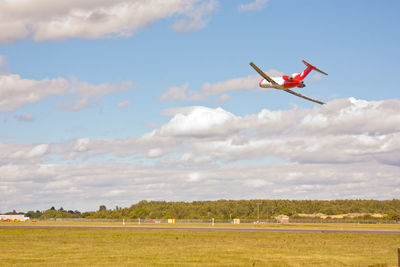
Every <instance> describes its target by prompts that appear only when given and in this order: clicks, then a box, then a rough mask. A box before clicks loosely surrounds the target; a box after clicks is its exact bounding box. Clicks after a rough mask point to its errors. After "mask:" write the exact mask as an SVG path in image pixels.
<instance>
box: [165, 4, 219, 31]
mask: <svg viewBox="0 0 400 267" xmlns="http://www.w3.org/2000/svg"><path fill="white" fill-rule="evenodd" d="M215 7H216V4H215V2H214V0H210V1H209V2H204V3H202V4H200V5H198V6H189V8H188V9H187V11H186V12H185V14H186V15H187V18H183V19H181V20H179V21H177V22H176V23H175V24H174V25H172V28H173V29H174V30H176V31H178V32H189V31H193V30H199V29H202V28H204V27H205V26H206V25H207V24H208V21H209V15H210V13H211V12H212V11H213V10H214V9H215Z"/></svg>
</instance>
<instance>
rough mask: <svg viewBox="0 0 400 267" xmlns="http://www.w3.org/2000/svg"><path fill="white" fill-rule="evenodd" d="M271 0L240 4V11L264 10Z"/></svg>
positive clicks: (257, 0)
mask: <svg viewBox="0 0 400 267" xmlns="http://www.w3.org/2000/svg"><path fill="white" fill-rule="evenodd" d="M268 1H269V0H254V1H252V2H250V3H248V4H242V5H239V7H238V10H239V11H254V10H262V9H263V8H264V6H265V5H266V4H267V3H268Z"/></svg>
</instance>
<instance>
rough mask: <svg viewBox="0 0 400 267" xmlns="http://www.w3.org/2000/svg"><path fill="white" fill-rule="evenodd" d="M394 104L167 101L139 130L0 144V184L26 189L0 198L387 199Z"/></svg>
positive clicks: (397, 171)
mask: <svg viewBox="0 0 400 267" xmlns="http://www.w3.org/2000/svg"><path fill="white" fill-rule="evenodd" d="M399 107H400V102H399V101H398V100H383V101H365V100H357V99H353V98H350V99H339V100H334V101H331V102H328V103H327V104H326V105H324V106H314V107H313V108H310V109H298V108H296V107H293V108H291V109H288V110H268V109H264V110H261V111H260V112H259V113H257V114H250V115H247V116H237V115H234V114H232V113H230V112H228V111H226V110H224V109H222V108H207V107H201V106H194V107H182V108H175V109H168V110H166V111H165V113H166V114H169V115H170V116H172V118H171V119H170V120H169V121H168V122H167V123H165V124H163V125H161V126H159V127H158V128H157V129H155V130H154V131H152V132H149V133H146V134H144V135H143V136H141V137H132V138H125V139H97V140H96V139H88V138H81V139H76V140H70V141H67V142H61V143H55V144H30V145H28V144H15V143H0V173H1V174H2V179H1V181H0V191H1V190H3V191H4V190H10V191H12V190H14V191H15V193H16V194H17V195H24V196H26V197H24V198H23V199H20V198H19V199H17V198H10V197H9V195H7V194H0V202H1V203H5V204H4V207H14V208H16V207H18V205H21V206H24V207H27V206H29V205H33V204H32V203H39V202H40V203H47V204H46V205H48V204H49V203H53V201H54V199H58V198H57V197H59V196H61V198H60V201H69V202H70V203H75V204H71V205H76V206H74V207H71V208H73V209H75V208H79V209H82V208H81V206H80V205H81V203H82V202H79V201H78V200H79V199H85V204H86V205H89V206H90V207H94V208H96V207H98V205H100V204H106V205H109V204H108V203H103V201H104V197H105V196H110V197H115V198H118V200H121V201H126V202H123V203H121V205H123V204H124V203H126V205H130V204H132V202H135V201H138V200H141V199H149V198H151V199H161V200H186V201H188V200H198V199H221V198H229V199H242V198H245V199H246V198H252V199H254V198H295V199H304V198H313V199H336V198H376V199H390V198H393V197H397V196H398V189H397V188H399V187H400V181H399V179H398V177H399V175H400V158H399V156H398V155H400V129H399V127H398V125H399V124H400V121H399V120H400V118H399V115H398V114H399ZM102 156H106V159H107V160H104V158H103V157H102ZM272 157H275V158H279V159H280V160H279V161H278V162H277V161H269V160H268V158H272ZM54 159H56V162H57V164H50V163H52V162H54ZM71 159H74V160H73V161H70V160H71ZM260 159H266V160H260ZM64 160H66V161H65V162H64ZM62 181H68V183H64V184H63V183H62ZM198 181H201V183H197V182H198ZM195 182H196V183H195ZM62 185H64V186H62ZM193 185H196V186H193ZM121 188H123V189H124V190H126V192H135V194H134V198H132V195H129V196H125V195H124V194H123V193H121V194H119V193H118V190H121ZM33 192H34V193H33ZM110 192H115V194H114V193H110ZM107 193H109V194H111V195H107ZM37 196H40V199H37ZM110 204H112V205H115V203H110ZM50 205H54V204H50ZM33 208H37V207H33ZM38 208H41V207H38ZM44 208H47V207H44Z"/></svg>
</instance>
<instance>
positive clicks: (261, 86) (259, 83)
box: [258, 79, 264, 87]
mask: <svg viewBox="0 0 400 267" xmlns="http://www.w3.org/2000/svg"><path fill="white" fill-rule="evenodd" d="M263 81H264V79H261V81H260V82H259V83H258V85H259V86H260V87H262V86H261V84H262V82H263Z"/></svg>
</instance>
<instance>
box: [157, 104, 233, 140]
mask: <svg viewBox="0 0 400 267" xmlns="http://www.w3.org/2000/svg"><path fill="white" fill-rule="evenodd" d="M234 121H235V116H234V115H233V114H232V113H230V112H227V111H225V110H223V109H222V108H217V109H210V108H206V107H197V108H194V109H192V110H190V111H189V112H188V113H186V114H185V113H179V114H176V115H175V116H174V117H173V118H172V119H171V121H170V122H169V123H168V124H165V125H163V126H161V127H160V129H159V130H155V131H153V133H152V135H155V136H157V135H160V136H193V137H196V136H197V137H206V136H211V135H213V134H221V133H223V132H225V131H226V130H229V127H228V125H229V124H231V123H234Z"/></svg>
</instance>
